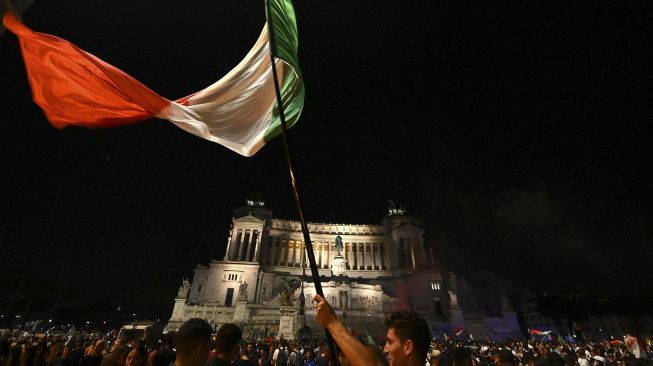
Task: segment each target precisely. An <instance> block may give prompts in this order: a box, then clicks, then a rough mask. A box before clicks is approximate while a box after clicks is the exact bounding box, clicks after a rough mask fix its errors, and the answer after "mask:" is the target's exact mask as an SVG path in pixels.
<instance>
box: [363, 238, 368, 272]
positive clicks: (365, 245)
mask: <svg viewBox="0 0 653 366" xmlns="http://www.w3.org/2000/svg"><path fill="white" fill-rule="evenodd" d="M366 257H367V243H365V242H363V269H365V270H367V258H366Z"/></svg>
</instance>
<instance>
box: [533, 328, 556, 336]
mask: <svg viewBox="0 0 653 366" xmlns="http://www.w3.org/2000/svg"><path fill="white" fill-rule="evenodd" d="M549 333H551V331H550V330H547V331H541V330H537V329H531V335H547V334H549Z"/></svg>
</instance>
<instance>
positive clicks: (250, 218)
mask: <svg viewBox="0 0 653 366" xmlns="http://www.w3.org/2000/svg"><path fill="white" fill-rule="evenodd" d="M236 223H240V224H245V223H247V224H263V223H265V221H264V220H261V219H259V218H257V217H255V216H253V215H252V213H251V212H250V213H249V214H248V215H246V216H243V217H239V218H237V219H234V224H236Z"/></svg>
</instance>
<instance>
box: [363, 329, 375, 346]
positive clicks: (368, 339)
mask: <svg viewBox="0 0 653 366" xmlns="http://www.w3.org/2000/svg"><path fill="white" fill-rule="evenodd" d="M365 338H367V344H373V345H376V342H375V341H374V338H372V336H371V335H370V332H369V331H368V330H367V328H365Z"/></svg>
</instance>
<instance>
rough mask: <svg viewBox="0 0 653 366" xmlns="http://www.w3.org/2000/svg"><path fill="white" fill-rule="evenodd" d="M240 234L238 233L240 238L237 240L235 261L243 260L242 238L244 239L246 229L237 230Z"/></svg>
mask: <svg viewBox="0 0 653 366" xmlns="http://www.w3.org/2000/svg"><path fill="white" fill-rule="evenodd" d="M238 231H239V232H241V233H242V234H241V235H240V240H238V256H237V257H236V260H237V261H241V260H243V259H242V258H243V247H244V245H243V244H244V243H243V239H245V233H246V232H247V231H246V230H238Z"/></svg>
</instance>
